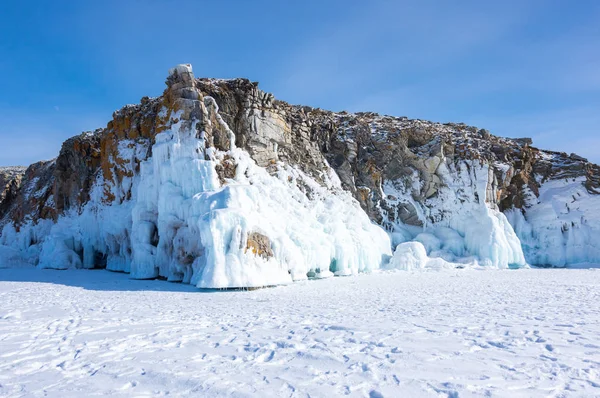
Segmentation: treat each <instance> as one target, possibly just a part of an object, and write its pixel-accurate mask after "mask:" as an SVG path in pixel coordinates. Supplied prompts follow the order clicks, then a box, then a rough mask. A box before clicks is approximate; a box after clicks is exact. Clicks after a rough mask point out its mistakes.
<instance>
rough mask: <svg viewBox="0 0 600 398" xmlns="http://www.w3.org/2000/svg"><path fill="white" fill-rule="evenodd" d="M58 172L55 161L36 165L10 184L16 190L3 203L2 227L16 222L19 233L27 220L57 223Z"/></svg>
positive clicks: (0, 215) (0, 205) (1, 203)
mask: <svg viewBox="0 0 600 398" xmlns="http://www.w3.org/2000/svg"><path fill="white" fill-rule="evenodd" d="M54 168H55V161H54V160H51V161H46V162H38V163H34V164H32V165H31V166H29V167H28V168H27V169H26V170H25V172H24V174H23V175H22V176H21V177H17V179H15V180H13V181H12V183H10V185H11V186H12V188H11V189H10V190H9V191H8V192H7V194H6V197H5V198H4V200H3V201H1V202H0V226H3V225H4V224H6V223H7V222H13V223H14V224H15V226H16V227H17V229H18V228H19V226H20V225H21V223H23V222H25V221H27V220H32V221H36V220H38V219H40V218H44V219H55V217H56V210H55V205H54V196H53V190H52V188H53V186H54V175H53V172H54ZM19 179H20V183H18V180H19Z"/></svg>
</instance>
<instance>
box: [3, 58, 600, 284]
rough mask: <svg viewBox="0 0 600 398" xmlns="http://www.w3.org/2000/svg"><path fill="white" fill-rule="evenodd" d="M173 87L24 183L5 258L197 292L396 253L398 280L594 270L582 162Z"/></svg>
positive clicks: (184, 82)
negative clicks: (420, 273)
mask: <svg viewBox="0 0 600 398" xmlns="http://www.w3.org/2000/svg"><path fill="white" fill-rule="evenodd" d="M166 84H167V88H166V90H165V92H164V93H163V95H162V96H160V97H157V98H148V97H144V98H142V100H141V103H140V104H138V105H127V106H125V107H123V108H122V109H120V110H118V111H116V112H115V113H114V114H113V119H112V120H111V121H110V122H109V123H108V125H107V126H106V128H103V129H98V130H96V131H95V132H86V133H83V134H80V135H79V136H76V137H73V138H71V139H69V140H67V141H65V143H64V144H63V146H62V148H61V152H60V154H59V156H58V158H57V159H55V160H52V161H48V162H40V163H37V164H34V165H32V166H30V167H29V168H28V169H27V171H26V172H25V173H24V175H23V176H22V177H21V180H20V183H18V184H14V183H13V188H11V190H10V195H5V198H4V199H3V200H0V227H3V230H2V234H1V235H0V245H3V246H4V247H9V248H11V250H17V251H18V252H19V253H20V254H19V255H20V256H21V258H22V259H24V261H26V262H29V263H32V264H38V266H39V267H44V268H69V267H82V268H94V267H98V268H107V269H110V270H113V271H122V272H128V273H131V275H132V277H135V278H155V277H162V278H166V279H169V280H172V281H182V282H187V283H193V284H195V285H197V286H199V287H205V288H226V287H255V286H266V285H276V284H283V283H288V282H291V281H294V280H299V279H306V278H324V277H328V276H332V275H348V274H354V273H357V272H362V271H369V270H373V269H376V268H379V267H381V266H383V265H385V264H386V263H387V262H388V259H389V258H390V256H391V255H392V251H391V248H392V247H396V246H397V247H398V248H399V249H400V250H396V251H395V254H394V259H393V260H392V266H394V267H396V268H402V269H417V268H419V269H420V268H447V267H455V266H460V267H463V266H468V265H478V266H487V267H493V268H509V267H511V268H513V267H525V266H527V263H530V264H543V265H558V266H563V265H568V264H572V263H576V262H582V261H585V262H598V261H600V254H599V251H600V238H599V237H600V216H598V214H599V212H598V207H600V206H599V205H598V203H599V201H600V196H599V195H598V194H599V193H600V168H599V167H598V166H596V165H593V164H591V163H589V162H587V161H586V160H585V159H583V158H579V157H577V156H573V155H567V154H562V153H554V152H547V151H541V150H538V149H536V148H534V147H532V142H531V140H530V139H514V140H512V139H505V138H500V137H495V136H494V135H492V134H491V133H489V132H488V131H487V130H481V129H478V128H475V127H471V126H466V125H464V124H439V123H432V122H426V121H422V120H411V119H407V118H405V117H391V116H381V115H378V114H375V113H356V114H351V113H347V112H339V113H334V112H329V111H325V110H321V109H315V108H310V107H306V106H292V105H289V104H287V103H285V102H283V101H279V100H276V99H274V97H273V96H272V95H271V94H269V93H265V92H263V91H261V90H260V89H259V88H258V84H257V83H254V82H250V81H249V80H247V79H232V80H219V79H196V78H194V75H193V72H192V68H191V65H179V66H177V67H175V68H173V69H171V70H170V71H169V75H168V77H167V79H166ZM386 232H387V233H386ZM406 242H409V243H406ZM405 243H406V244H405ZM402 244H404V245H402ZM398 245H400V246H398ZM407 248H410V250H408V249H407ZM405 249H406V250H405ZM3 250H4V249H3ZM5 252H6V253H8V252H9V251H6V250H5ZM423 252H425V260H423V258H424V257H423ZM10 253H13V254H14V252H13V251H10ZM13 254H10V256H9V255H8V254H7V255H6V257H7V258H8V257H10V258H17V257H14V256H13ZM405 257H406V258H405ZM423 261H424V262H423ZM394 264H395V265H394Z"/></svg>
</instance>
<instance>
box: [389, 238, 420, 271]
mask: <svg viewBox="0 0 600 398" xmlns="http://www.w3.org/2000/svg"><path fill="white" fill-rule="evenodd" d="M427 261H428V257H427V250H425V246H423V244H422V243H421V242H405V243H400V244H399V245H398V246H397V247H396V250H395V251H394V257H392V259H391V260H390V264H389V268H394V269H399V270H404V271H412V270H416V269H423V268H425V267H426V266H427Z"/></svg>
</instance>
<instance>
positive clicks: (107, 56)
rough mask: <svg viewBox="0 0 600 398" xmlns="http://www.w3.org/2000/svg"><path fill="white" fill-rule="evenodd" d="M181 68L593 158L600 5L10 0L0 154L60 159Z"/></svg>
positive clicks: (10, 161)
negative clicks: (74, 139)
mask: <svg viewBox="0 0 600 398" xmlns="http://www.w3.org/2000/svg"><path fill="white" fill-rule="evenodd" d="M178 63H192V64H193V66H194V72H195V74H196V76H198V77H200V76H206V77H223V78H231V77H248V78H250V79H251V80H254V81H259V82H260V87H261V88H262V89H263V90H265V91H269V92H272V93H273V94H275V96H276V97H277V98H279V99H282V100H286V101H288V102H291V103H298V104H304V105H311V106H316V107H321V108H326V109H331V110H348V111H361V110H363V111H367V110H368V111H375V112H379V113H386V114H392V115H397V116H408V117H411V118H422V119H429V120H434V121H440V122H449V121H453V122H464V123H467V124H474V125H477V126H479V127H485V128H487V129H489V130H490V131H491V132H492V133H494V134H497V135H502V136H511V137H532V138H533V139H534V144H536V146H539V147H541V148H547V149H554V150H561V151H566V152H577V153H579V154H581V155H583V156H586V157H588V158H589V159H591V160H594V161H596V162H600V2H598V1H587V0H579V1H553V0H545V1H526V0H523V1H501V2H491V1H444V0H437V1H427V0H423V1H369V2H366V1H352V0H350V1H327V0H320V1H311V0H305V1H296V2H293V1H213V2H204V1H182V0H179V1H171V0H163V1H157V0H145V1H142V0H139V1H135V0H121V1H110V0H108V1H75V0H72V1H60V0H58V1H41V0H40V1H35V0H31V1H27V2H24V1H16V0H3V1H2V2H0V76H1V78H0V165H14V164H23V165H26V164H29V163H31V162H34V161H37V160H40V159H49V158H52V157H55V156H56V155H57V154H58V151H59V149H60V145H61V143H62V141H64V140H65V139H66V138H68V137H70V136H73V135H76V134H79V133H80V132H81V131H84V130H93V129H95V128H98V127H104V126H106V123H107V122H108V121H109V120H110V118H111V115H112V112H113V111H114V110H116V109H118V108H120V107H121V106H123V105H125V104H127V103H138V102H139V100H140V98H141V97H143V96H145V95H149V96H157V95H160V94H161V93H162V90H163V88H164V79H165V77H166V74H167V70H168V69H169V68H170V67H171V66H174V65H176V64H178Z"/></svg>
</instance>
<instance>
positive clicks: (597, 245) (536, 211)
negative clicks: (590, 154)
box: [506, 177, 600, 267]
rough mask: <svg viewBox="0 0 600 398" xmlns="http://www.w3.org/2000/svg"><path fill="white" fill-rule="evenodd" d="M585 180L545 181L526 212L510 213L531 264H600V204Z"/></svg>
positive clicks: (508, 213)
mask: <svg viewBox="0 0 600 398" xmlns="http://www.w3.org/2000/svg"><path fill="white" fill-rule="evenodd" d="M584 183H585V177H579V178H563V179H555V180H549V181H545V182H541V187H540V191H539V197H536V196H535V195H534V194H533V193H531V194H530V195H528V197H527V202H526V206H525V208H524V210H521V209H512V210H510V211H508V212H507V213H506V215H507V217H508V220H509V221H510V223H511V224H512V226H513V227H514V229H515V231H516V233H517V235H518V237H519V238H520V240H521V243H522V245H523V250H524V252H525V256H526V258H527V261H529V262H530V263H531V264H536V265H546V266H549V265H551V266H560V267H562V266H566V265H574V264H578V263H596V264H598V263H600V203H599V201H598V197H597V195H595V194H592V193H590V192H589V191H588V190H587V189H586V187H585V185H584Z"/></svg>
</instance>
